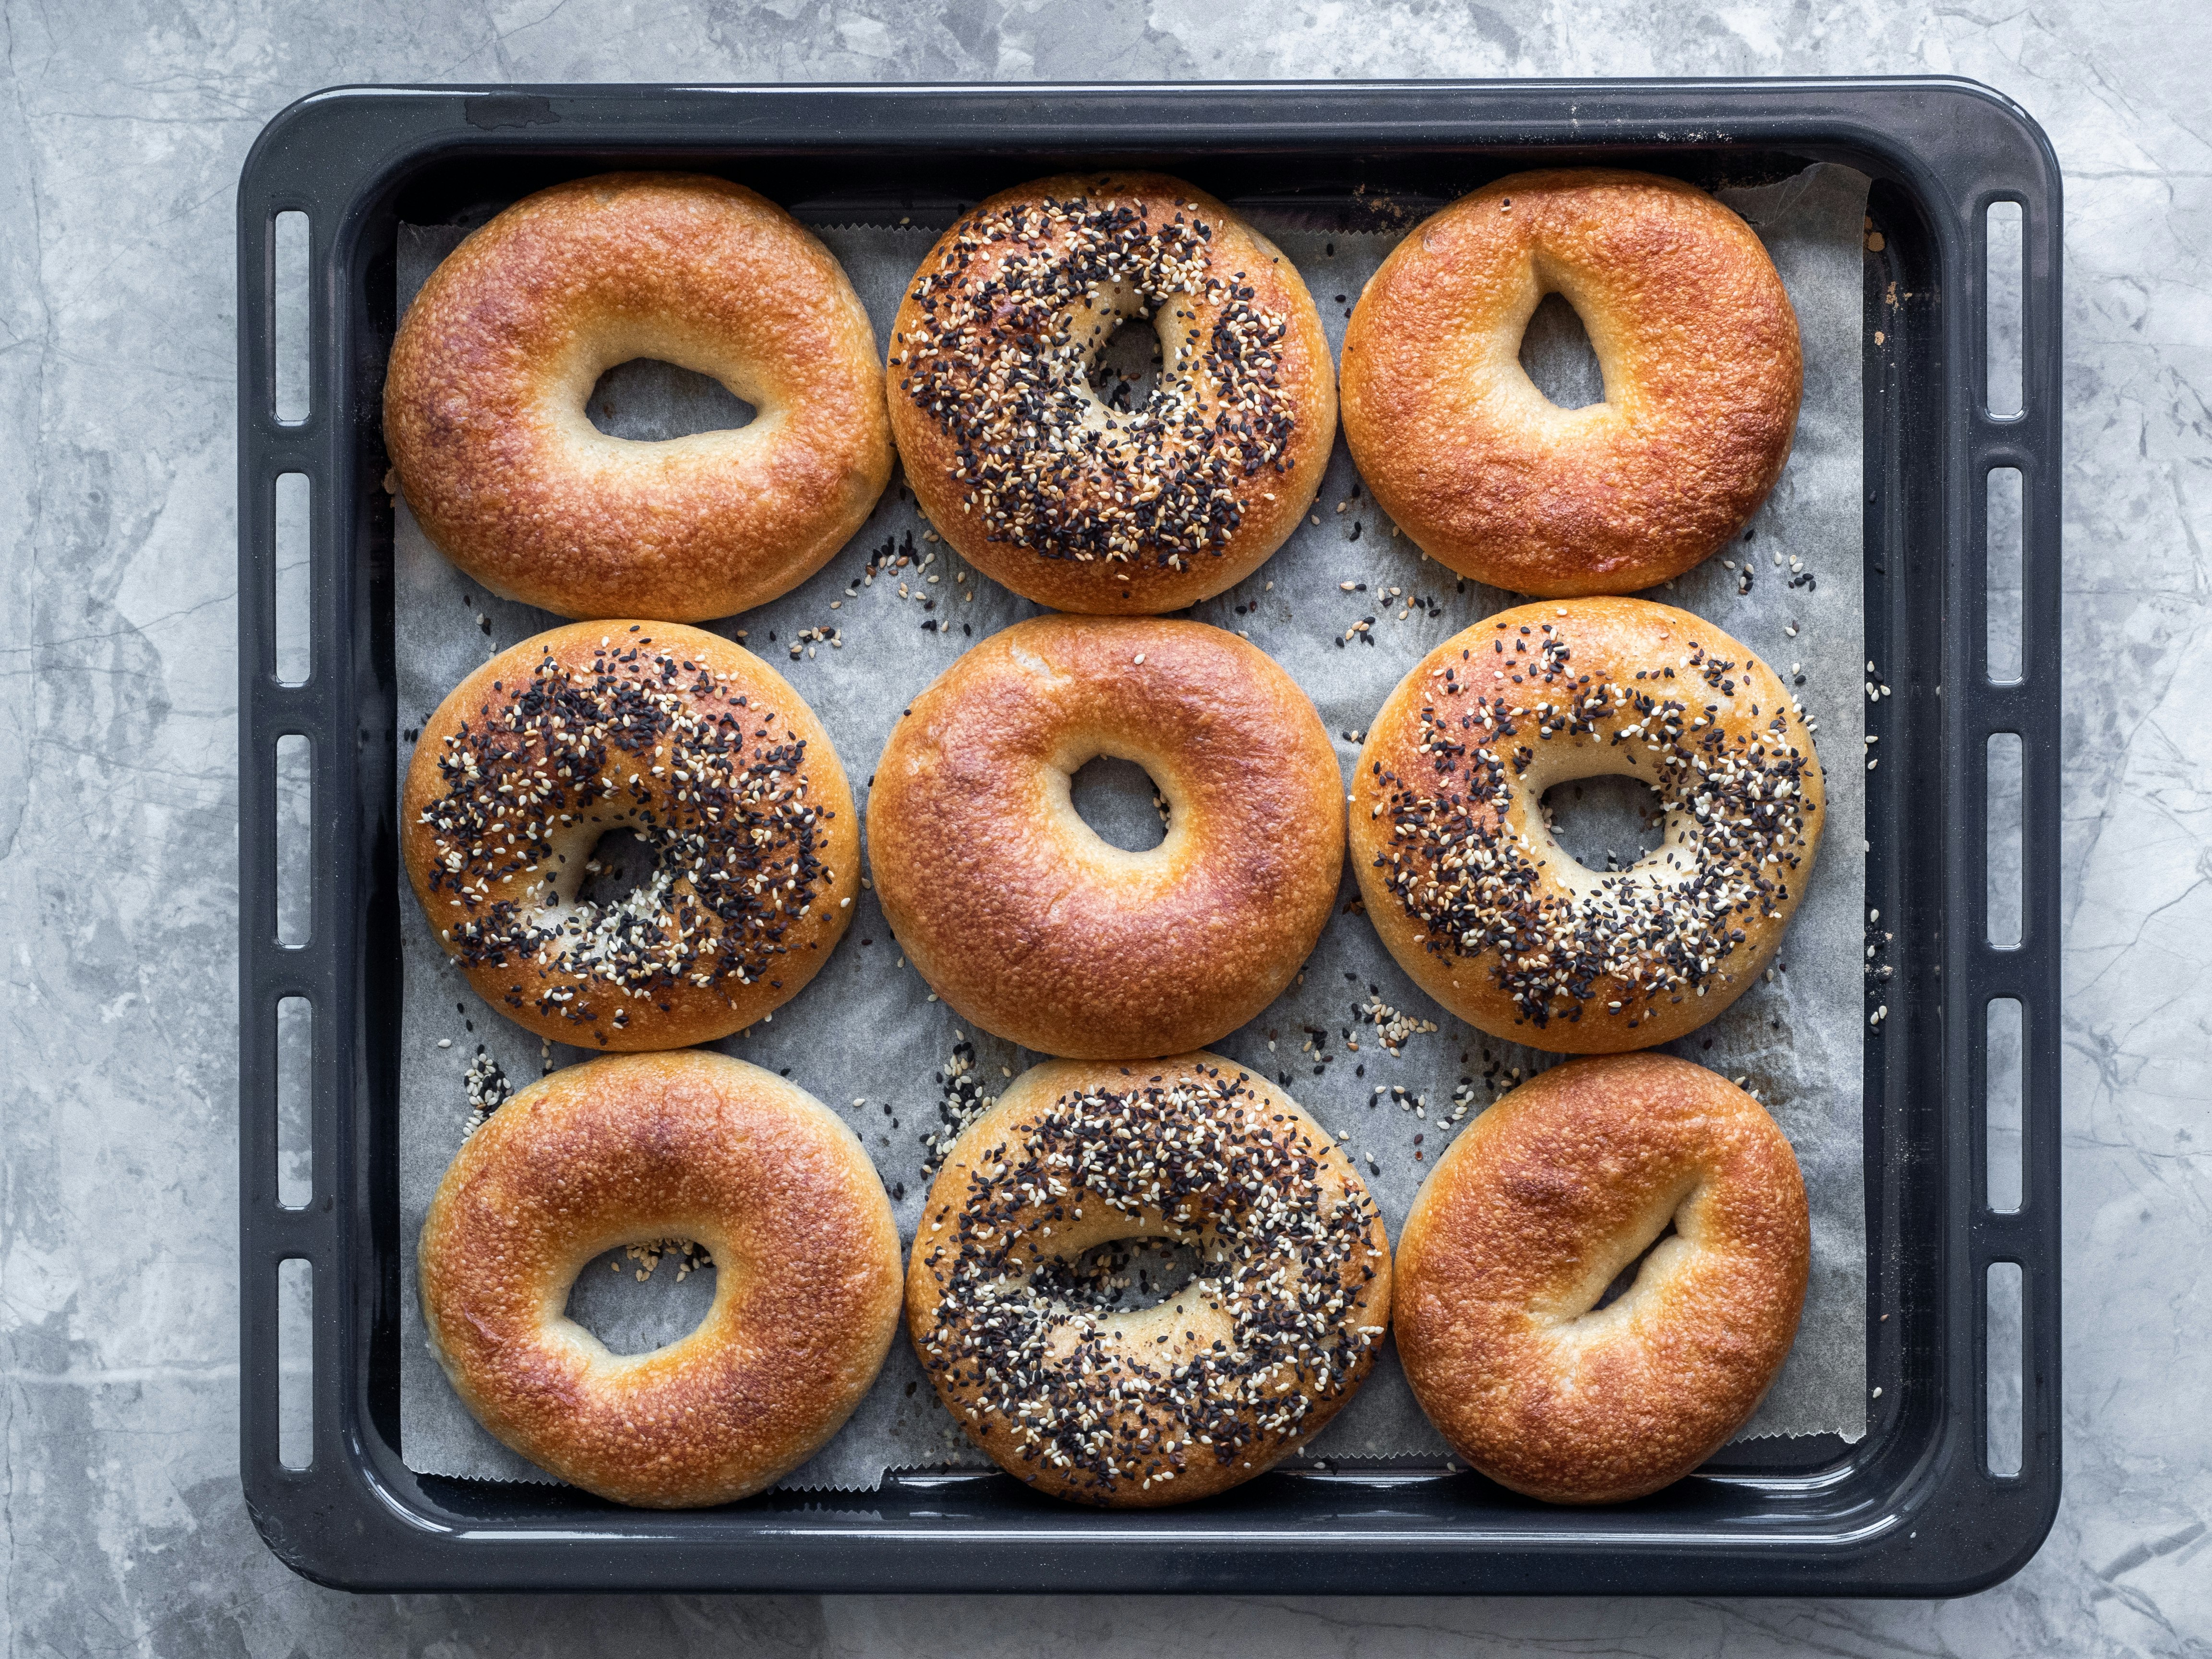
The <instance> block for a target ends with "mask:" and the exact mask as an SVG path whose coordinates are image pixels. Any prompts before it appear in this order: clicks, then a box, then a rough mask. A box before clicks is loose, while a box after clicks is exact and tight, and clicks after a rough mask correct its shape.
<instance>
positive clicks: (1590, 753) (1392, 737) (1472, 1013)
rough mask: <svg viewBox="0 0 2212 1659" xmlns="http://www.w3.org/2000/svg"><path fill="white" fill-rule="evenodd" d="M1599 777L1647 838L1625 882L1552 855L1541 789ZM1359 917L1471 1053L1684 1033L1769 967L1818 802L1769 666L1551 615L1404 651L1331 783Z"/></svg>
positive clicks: (1805, 866)
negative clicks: (1622, 782)
mask: <svg viewBox="0 0 2212 1659" xmlns="http://www.w3.org/2000/svg"><path fill="white" fill-rule="evenodd" d="M1606 774H1619V775H1626V776H1628V777H1632V778H1636V779H1639V780H1640V781H1643V782H1644V783H1647V784H1649V785H1650V787H1652V789H1653V790H1654V791H1655V792H1656V793H1657V794H1658V797H1659V805H1660V807H1661V809H1662V811H1663V812H1664V814H1665V817H1666V829H1665V832H1664V835H1663V836H1662V840H1661V842H1660V845H1659V848H1658V850H1657V851H1656V852H1654V853H1651V854H1647V855H1646V856H1645V857H1644V858H1643V859H1642V860H1639V861H1638V862H1637V863H1635V864H1633V865H1631V866H1629V867H1628V868H1627V869H1626V870H1620V871H1596V870H1589V869H1586V868H1584V867H1583V866H1582V865H1580V864H1578V863H1577V862H1576V861H1575V860H1574V859H1572V858H1571V857H1570V856H1569V855H1568V854H1567V853H1566V852H1565V851H1564V850H1563V849H1562V848H1560V846H1559V842H1557V841H1556V840H1555V839H1553V835H1552V832H1551V829H1550V827H1549V825H1548V824H1547V823H1546V822H1545V818H1544V813H1543V811H1542V810H1541V801H1542V799H1543V794H1544V791H1545V790H1547V789H1548V788H1549V787H1552V786H1553V784H1555V783H1562V782H1566V781H1571V780H1573V779H1576V778H1587V777H1594V776H1598V775H1606ZM1825 805H1826V792H1825V789H1824V787H1823V784H1822V779H1821V773H1820V757H1819V756H1818V755H1817V754H1816V753H1815V752H1814V748H1813V735H1812V729H1811V727H1810V726H1808V725H1807V723H1806V720H1805V716H1804V713H1803V711H1802V709H1801V708H1799V707H1798V705H1797V701H1796V698H1795V697H1794V696H1791V695H1790V691H1789V689H1788V688H1787V687H1785V686H1784V684H1782V681H1781V679H1780V678H1778V676H1777V675H1776V674H1775V672H1774V671H1773V670H1772V669H1771V668H1769V667H1767V666H1766V665H1765V664H1764V663H1762V662H1760V661H1759V659H1757V658H1755V657H1753V655H1752V654H1751V653H1750V652H1749V651H1747V649H1745V647H1743V646H1741V645H1740V644H1738V643H1737V642H1736V641H1735V640H1732V639H1730V638H1729V636H1728V635H1726V634H1723V632H1722V631H1721V630H1720V629H1717V628H1715V627H1714V626H1713V625H1712V624H1711V623H1708V622H1706V621H1705V620H1704V619H1703V618H1701V617H1693V616H1692V615H1691V614H1690V613H1689V612H1688V611H1676V610H1674V609H1673V608H1672V607H1670V606H1668V605H1652V604H1650V603H1649V602H1648V601H1645V600H1643V599H1573V600H1568V601H1565V602H1564V603H1560V604H1554V605H1523V606H1522V607H1520V608H1519V609H1518V610H1513V611H1501V612H1499V613H1498V615H1496V616H1493V617H1489V618H1487V619H1486V620H1485V621H1482V622H1480V623H1476V624H1475V625H1474V627H1472V628H1470V629H1467V630H1466V631H1465V632H1463V633H1461V634H1458V635H1455V636H1454V637H1453V638H1451V639H1449V640H1447V641H1445V642H1444V643H1443V645H1441V646H1439V647H1437V649H1436V650H1434V651H1432V652H1431V653H1429V654H1428V655H1427V656H1426V657H1425V658H1424V659H1422V660H1421V662H1420V663H1419V665H1418V666H1416V667H1415V668H1414V670H1413V672H1412V673H1410V674H1408V675H1407V676H1406V678H1404V680H1402V681H1401V682H1400V684H1399V686H1398V689H1397V690H1395V691H1394V692H1392V693H1391V694H1390V699H1389V702H1386V703H1384V704H1383V710H1382V712H1381V713H1380V714H1377V715H1376V717H1375V723H1374V726H1373V727H1372V728H1371V729H1370V731H1369V732H1368V734H1367V740H1366V744H1365V745H1364V747H1363V748H1362V749H1361V750H1360V755H1359V766H1358V771H1357V772H1356V773H1355V774H1354V775H1353V778H1352V867H1353V869H1354V870H1355V871H1356V872H1358V877H1359V890H1360V893H1361V895H1362V896H1363V899H1364V908H1365V909H1366V912H1367V915H1368V917H1369V919H1370V921H1372V922H1373V923H1374V925H1375V929H1376V933H1379V934H1381V935H1382V938H1383V944H1384V945H1387V946H1389V951H1390V954H1391V955H1392V956H1394V957H1396V958H1397V959H1398V963H1399V965H1400V966H1401V967H1402V968H1404V969H1405V970H1406V971H1407V973H1408V974H1410V975H1413V979H1414V980H1415V981H1417V982H1418V983H1419V985H1420V987H1421V988H1422V989H1423V990H1425V991H1426V992H1427V993H1428V994H1430V995H1431V996H1432V997H1434V998H1435V999H1436V1000H1437V1001H1438V1002H1440V1003H1442V1004H1443V1006H1445V1007H1447V1008H1449V1009H1450V1010H1451V1012H1454V1013H1455V1014H1457V1015H1458V1016H1459V1017H1460V1018H1462V1019H1464V1020H1466V1021H1467V1022H1468V1024H1472V1025H1474V1026H1476V1027H1478V1028H1480V1030H1484V1031H1486V1032H1488V1033H1489V1034H1490V1035H1491V1036H1497V1037H1503V1038H1504V1039H1506V1040H1507V1041H1509V1042H1526V1043H1530V1044H1533V1045H1534V1047H1536V1048H1550V1049H1553V1050H1555V1051H1558V1052H1559V1053H1563V1054H1609V1053H1614V1052H1618V1051H1620V1050H1621V1049H1625V1048H1650V1047H1651V1046H1653V1045H1655V1044H1657V1043H1662V1042H1671V1041H1673V1040H1674V1038H1676V1037H1678V1036H1682V1035H1683V1034H1684V1033H1685V1032H1687V1031H1691V1030H1695V1029H1697V1027H1699V1026H1700V1025H1702V1024H1705V1022H1706V1021H1707V1020H1709V1019H1711V1018H1713V1017H1714V1016H1715V1015H1716V1014H1717V1013H1719V1012H1721V1011H1722V1010H1723V1008H1726V1007H1727V1006H1729V1004H1730V1003H1732V1002H1734V1001H1735V1000H1736V998H1738V997H1739V996H1741V995H1742V994H1743V993H1744V992H1745V991H1746V990H1747V989H1748V988H1749V987H1750V986H1751V985H1752V983H1753V981H1755V980H1756V979H1757V978H1758V977H1759V972H1760V970H1761V969H1764V968H1765V966H1766V965H1767V963H1769V962H1770V961H1771V960H1772V959H1773V956H1774V952H1775V950H1776V948H1777V947H1778V946H1779V945H1780V944H1781V942H1782V935H1783V932H1784V929H1785V928H1787V927H1789V925H1790V917H1791V915H1794V914H1796V908H1797V906H1798V904H1799V902H1801V901H1802V899H1803V898H1804V896H1805V885H1806V883H1807V881H1808V879H1809V878H1811V875H1812V872H1813V859H1814V853H1815V852H1816V851H1817V850H1818V848H1819V846H1820V825H1821V821H1822V814H1823V811H1824V808H1825Z"/></svg>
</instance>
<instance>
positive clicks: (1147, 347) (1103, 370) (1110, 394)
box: [1091, 317, 1161, 415]
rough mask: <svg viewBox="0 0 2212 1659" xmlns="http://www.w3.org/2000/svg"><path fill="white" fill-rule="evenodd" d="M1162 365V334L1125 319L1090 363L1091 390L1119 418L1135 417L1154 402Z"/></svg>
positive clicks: (1141, 320)
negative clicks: (1129, 415)
mask: <svg viewBox="0 0 2212 1659" xmlns="http://www.w3.org/2000/svg"><path fill="white" fill-rule="evenodd" d="M1160 362H1161V348H1160V333H1159V331H1158V329H1156V328H1154V327H1153V326H1152V324H1151V323H1150V322H1149V321H1146V320H1143V319H1138V318H1135V317H1130V318H1125V319H1123V320H1122V322H1121V326H1120V327H1118V328H1116V329H1115V331H1113V333H1111V334H1110V335H1109V336H1107V337H1106V343H1105V344H1104V345H1103V346H1101V347H1100V348H1099V349H1098V355H1097V357H1096V358H1094V359H1092V361H1091V391H1092V392H1095V393H1097V398H1098V401H1099V402H1100V403H1102V404H1105V405H1106V407H1107V408H1108V409H1109V410H1114V411H1115V413H1116V414H1122V415H1127V414H1133V413H1135V412H1136V411H1137V410H1140V409H1142V408H1143V407H1144V406H1145V405H1146V404H1148V403H1150V402H1152V392H1154V390H1155V389H1157V388H1158V386H1159V383H1160Z"/></svg>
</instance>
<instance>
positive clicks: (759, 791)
mask: <svg viewBox="0 0 2212 1659" xmlns="http://www.w3.org/2000/svg"><path fill="white" fill-rule="evenodd" d="M618 829H619V830H627V831H628V832H629V834H631V835H633V836H635V837H636V838H637V839H638V840H639V841H640V842H643V843H644V845H645V848H646V849H647V852H648V853H649V854H650V855H651V859H652V864H653V869H652V873H651V875H650V876H649V877H648V878H647V880H646V881H645V882H644V883H643V884H641V885H640V886H639V887H638V888H636V889H635V890H634V891H632V892H630V893H629V894H627V895H625V896H606V897H604V898H599V899H593V898H592V897H591V896H588V894H587V892H586V877H587V875H589V874H590V873H592V870H591V867H590V866H591V865H592V848H593V847H594V846H595V845H596V844H597V843H598V842H599V837H600V836H604V835H606V834H607V833H609V832H610V831H612V830H618ZM400 858H401V860H402V861H403V862H404V864H405V865H406V866H407V874H408V878H409V879H410V881H411V882H413V884H414V886H415V892H416V897H418V898H419V899H420V900H421V901H422V909H423V912H424V914H425V915H427V916H428V918H429V922H430V926H431V928H432V930H433V931H434V932H435V933H436V934H437V936H438V942H439V943H440V944H441V945H443V946H444V947H445V949H446V952H447V955H448V956H450V957H453V960H454V962H455V963H458V964H459V967H460V969H461V972H462V973H463V974H464V975H466V977H467V979H468V981H469V983H470V984H471V985H472V986H474V987H476V991H477V994H478V995H479V996H481V997H483V1000H485V1001H487V1002H489V1004H491V1005H492V1006H494V1007H495V1008H497V1009H498V1010H499V1011H500V1012H502V1013H504V1014H505V1015H507V1018H510V1019H513V1021H515V1022H516V1023H517V1024H520V1025H523V1026H526V1027H527V1028H528V1029H529V1030H532V1031H534V1032H536V1033H537V1034H538V1036H544V1037H550V1038H551V1039H552V1040H553V1041H554V1042H568V1043H574V1044H575V1045H577V1046H578V1047H580V1048H609V1049H616V1050H635V1049H643V1048H682V1047H684V1046H686V1045H688V1044H690V1043H695V1042H713V1041H714V1039H716V1038H717V1037H723V1036H728V1035H729V1034H730V1033H731V1032H732V1031H736V1030H742V1029H743V1028H744V1027H745V1026H748V1025H750V1024H752V1023H753V1022H754V1021H755V1020H757V1019H759V1018H761V1017H762V1016H763V1015H764V1014H767V1013H770V1012H773V1011H775V1009H777V1008H780V1007H781V1006H783V1005H784V1004H785V1003H786V1002H788V1001H789V1000H791V999H792V998H793V997H794V996H796V995H798V994H799V990H800V989H801V987H804V986H805V984H806V982H807V981H809V980H811V979H812V978H813V977H814V975H816V974H817V973H819V972H820V971H821V969H822V964H823V963H825V962H827V961H828V960H829V952H830V951H831V950H832V949H834V948H835V947H836V943H837V941H838V940H839V939H842V938H843V937H844V934H845V929H846V927H848V925H849V924H850V922H851V921H852V916H853V897H854V894H855V893H857V892H858V891H859V879H860V820H859V818H858V817H857V815H856V814H855V813H854V810H853V794H852V791H851V789H850V787H848V785H847V783H846V781H845V771H844V769H843V768H842V766H840V765H839V764H838V763H837V752H836V750H835V749H833V748H831V747H830V744H829V733H828V732H825V731H824V730H823V727H822V722H821V721H819V720H817V719H816V718H815V717H814V711H813V710H812V709H811V708H808V707H807V706H806V704H805V702H804V701H803V700H801V698H800V697H799V693H798V692H796V691H794V690H792V689H791V687H790V685H789V684H787V683H786V681H785V680H784V679H783V678H782V677H781V675H779V674H778V673H777V672H776V671H775V670H774V669H772V668H770V667H769V665H767V664H766V663H764V662H763V661H761V659H759V658H757V657H756V656H754V655H753V654H752V653H750V652H749V651H747V650H746V649H744V647H742V646H737V645H732V644H731V643H730V641H727V640H726V639H723V638H721V637H720V635H714V634H708V633H704V632H702V631H701V630H700V629H696V628H686V627H684V626H683V625H682V624H680V623H625V622H603V623H570V624H569V625H568V626H567V627H565V628H556V629H552V630H551V631H550V632H549V633H544V634H540V635H538V636H537V637H536V638H534V639H529V640H526V641H523V642H522V643H521V644H520V645H518V646H515V647H513V648H512V649H511V650H507V651H502V652H501V653H499V655H497V656H495V657H494V658H493V659H491V660H490V661H489V662H488V663H486V664H485V665H483V667H481V668H479V669H477V671H476V672H475V673H473V674H471V675H470V676H469V677H468V678H466V679H465V680H463V681H462V682H461V683H460V684H459V685H457V686H455V687H454V688H453V690H452V691H451V692H450V693H449V694H448V695H447V698H446V700H445V702H442V703H441V704H439V705H438V710H437V713H435V714H433V715H432V716H431V717H430V719H429V720H428V722H427V723H426V724H425V725H424V726H423V727H422V735H421V738H420V739H419V740H418V741H417V743H416V746H415V757H414V760H413V762H412V763H410V765H409V767H408V769H407V781H406V786H405V788H404V791H403V792H402V794H401V798H400Z"/></svg>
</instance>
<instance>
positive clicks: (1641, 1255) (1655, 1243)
mask: <svg viewBox="0 0 2212 1659" xmlns="http://www.w3.org/2000/svg"><path fill="white" fill-rule="evenodd" d="M1672 1237H1674V1223H1673V1222H1672V1221H1671V1220H1670V1221H1668V1224H1667V1225H1665V1226H1664V1227H1662V1228H1661V1229H1660V1230H1659V1237H1656V1238H1655V1239H1653V1240H1652V1241H1651V1242H1650V1243H1649V1244H1646V1245H1645V1246H1644V1248H1643V1249H1641V1250H1638V1252H1637V1253H1636V1260H1635V1261H1632V1262H1630V1263H1629V1264H1628V1265H1627V1266H1626V1267H1623V1268H1622V1269H1621V1270H1620V1272H1619V1273H1615V1274H1614V1275H1613V1283H1612V1284H1610V1285H1607V1286H1606V1287H1605V1294H1604V1295H1602V1296H1601V1297H1598V1299H1597V1300H1596V1301H1595V1302H1594V1303H1593V1304H1590V1311H1591V1312H1592V1313H1595V1312H1597V1311H1598V1310H1599V1309H1601V1308H1610V1307H1611V1306H1612V1305H1613V1304H1614V1303H1616V1302H1618V1301H1620V1298H1621V1297H1624V1296H1626V1295H1627V1294H1628V1293H1629V1291H1632V1290H1634V1289H1635V1288H1636V1276H1637V1275H1638V1273H1642V1272H1643V1271H1644V1263H1645V1262H1647V1261H1650V1259H1651V1252H1652V1251H1654V1250H1656V1249H1658V1248H1659V1247H1660V1246H1661V1245H1662V1244H1664V1243H1666V1242H1667V1241H1668V1239H1670V1238H1672Z"/></svg>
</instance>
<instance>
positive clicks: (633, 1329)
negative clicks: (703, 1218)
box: [565, 1238, 714, 1354]
mask: <svg viewBox="0 0 2212 1659" xmlns="http://www.w3.org/2000/svg"><path fill="white" fill-rule="evenodd" d="M687 1247H688V1248H687ZM712 1306H714V1261H713V1258H712V1257H710V1256H709V1255H708V1253H707V1249H706V1247H705V1246H704V1245H702V1244H697V1243H693V1242H692V1241H691V1240H690V1239H674V1238H664V1239H658V1240H655V1241H654V1242H653V1243H650V1244H625V1245H623V1246H622V1247H620V1248H619V1249H612V1250H609V1251H608V1252H607V1253H606V1254H605V1255H600V1256H595V1257H593V1258H592V1261H589V1262H588V1263H586V1266H585V1267H584V1270H583V1271H582V1272H581V1273H578V1274H577V1275H576V1282H575V1283H574V1285H570V1286H569V1287H568V1307H567V1309H566V1310H565V1311H566V1312H567V1314H568V1317H569V1318H571V1319H573V1320H574V1321H575V1322H576V1323H578V1324H579V1325H581V1326H582V1327H583V1328H585V1329H586V1330H587V1331H589V1332H590V1333H591V1334H592V1335H593V1336H596V1337H597V1338H599V1340H600V1341H601V1342H603V1343H605V1345H606V1347H607V1352H610V1353H619V1354H636V1353H651V1352H653V1350H654V1349H656V1348H665V1347H666V1346H668V1345H669V1344H670V1343H671V1342H681V1341H682V1340H684V1338H685V1337H687V1336H689V1335H690V1334H691V1333H692V1332H693V1331H695V1330H696V1329H698V1328H699V1322H701V1321H702V1320H703V1319H705V1318H706V1316H707V1310H708V1309H709V1308H711V1307H712Z"/></svg>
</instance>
